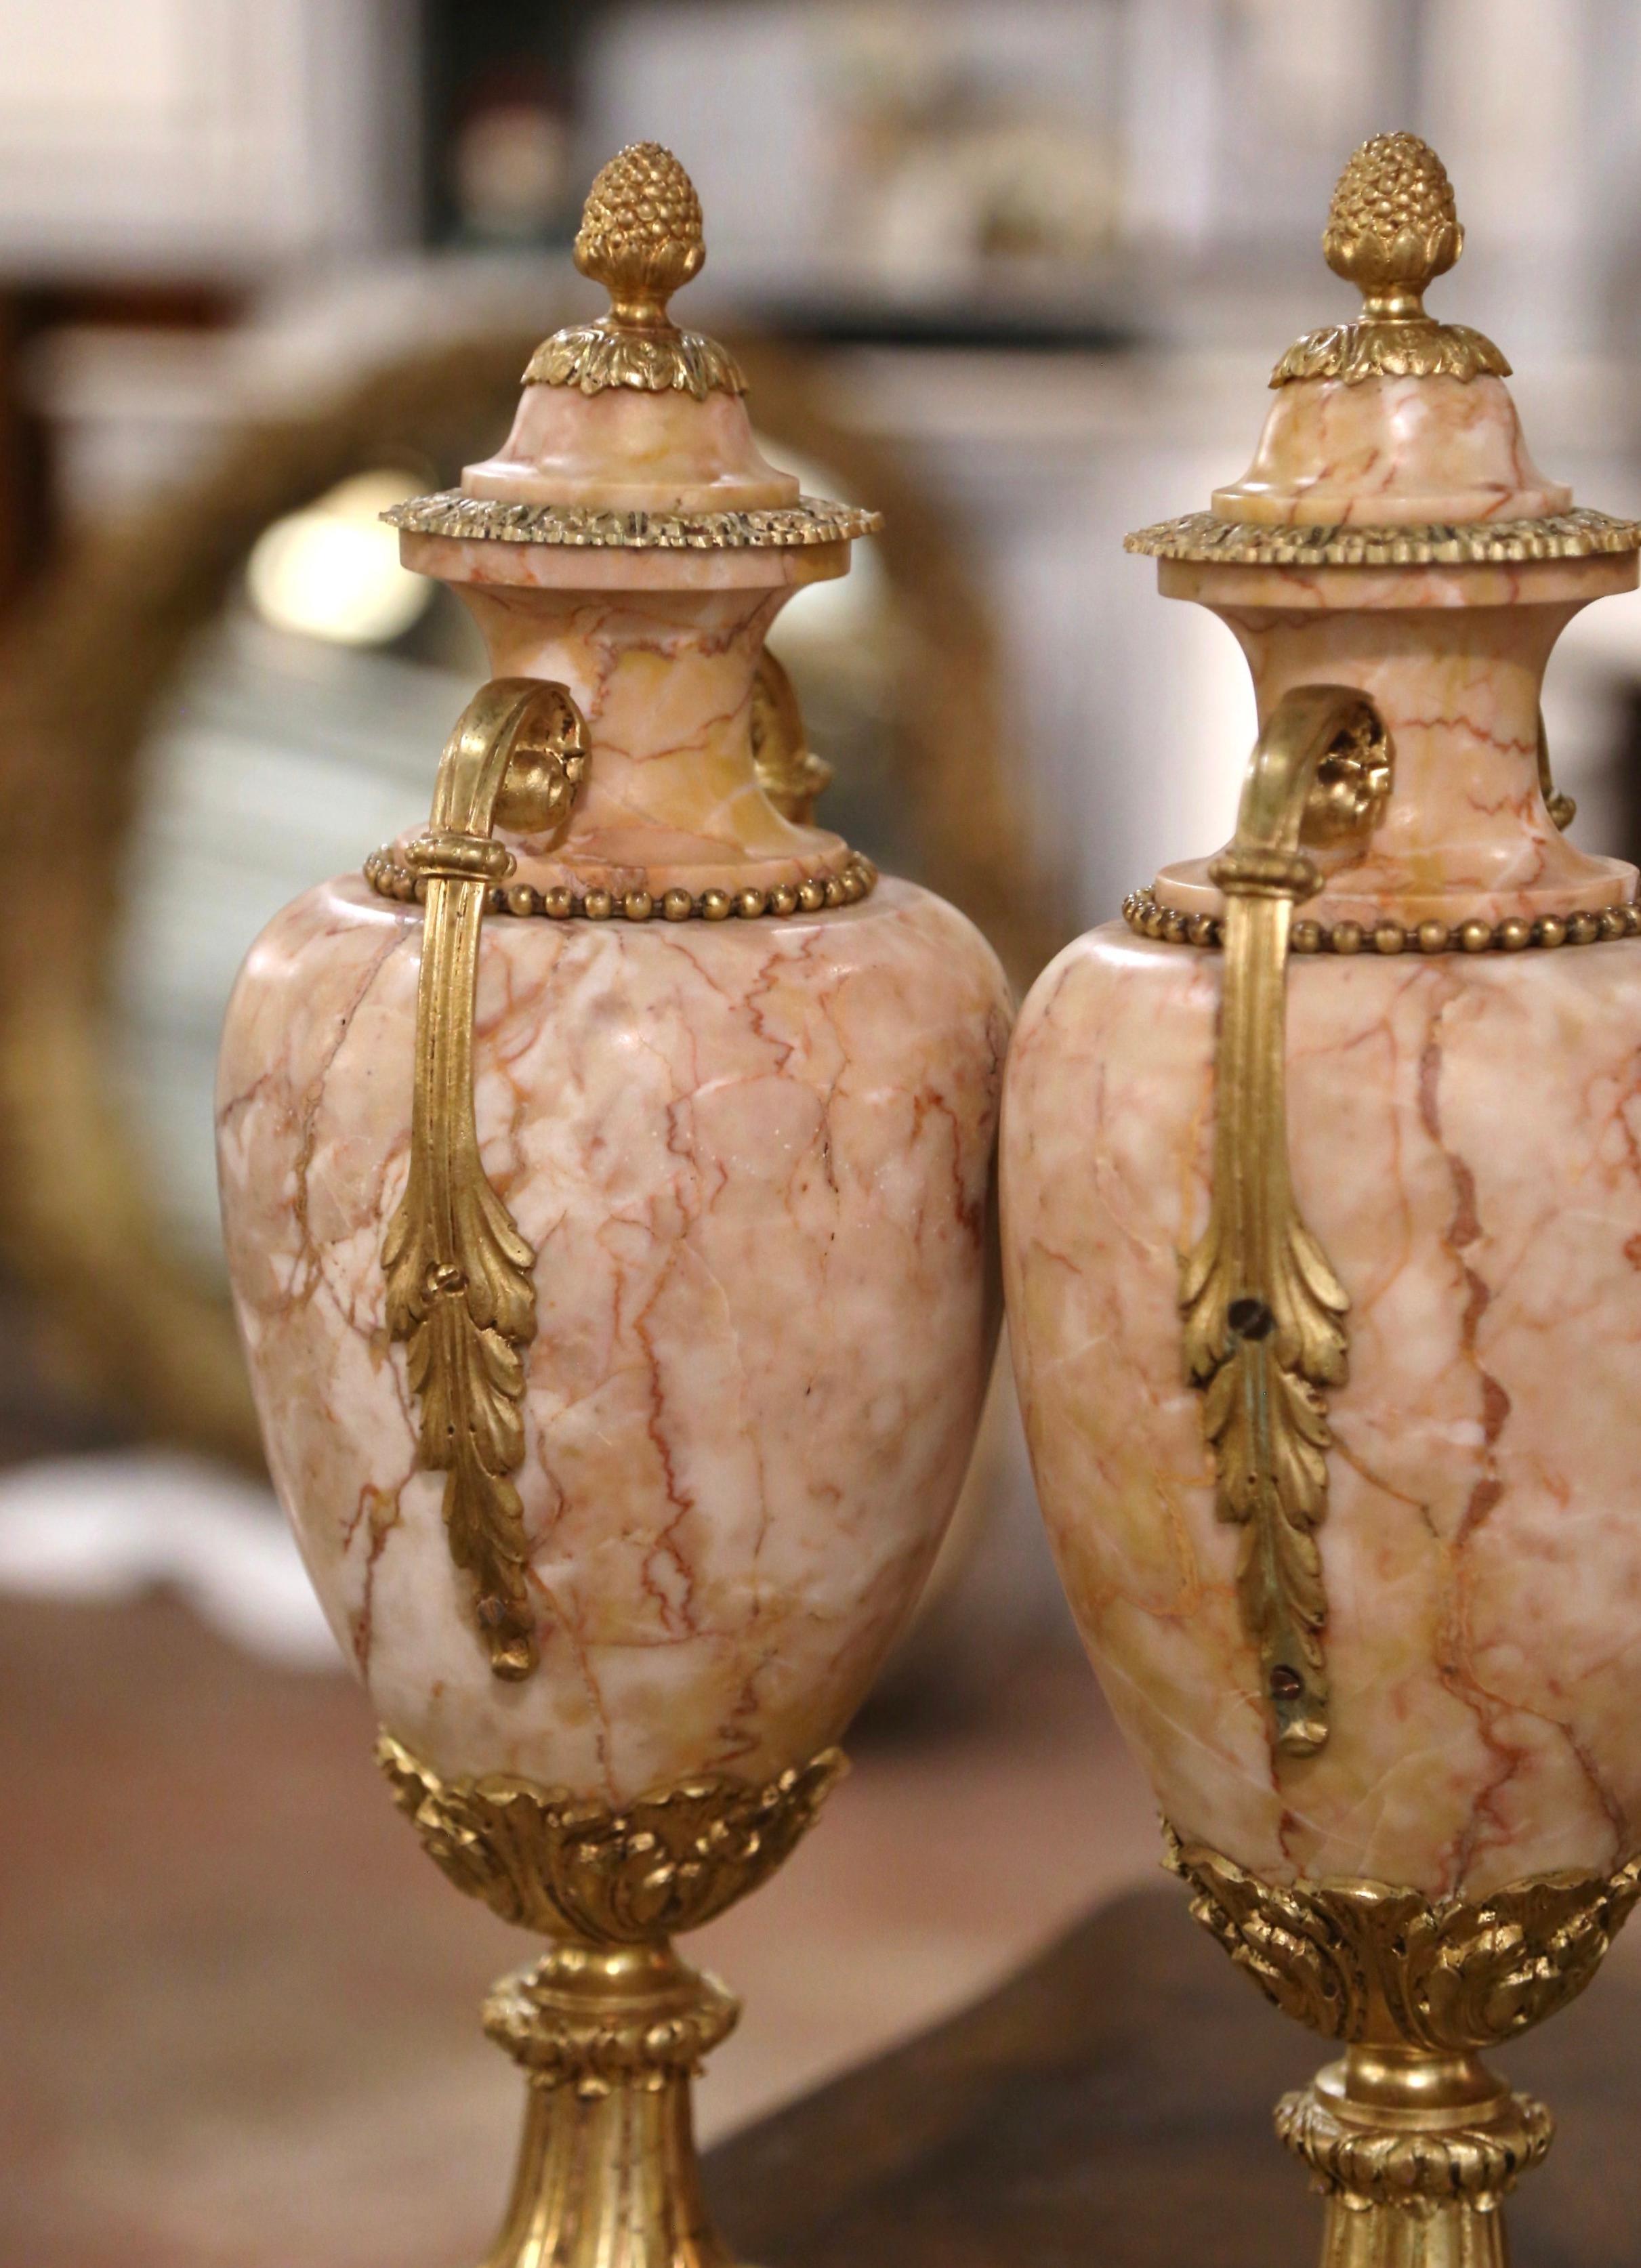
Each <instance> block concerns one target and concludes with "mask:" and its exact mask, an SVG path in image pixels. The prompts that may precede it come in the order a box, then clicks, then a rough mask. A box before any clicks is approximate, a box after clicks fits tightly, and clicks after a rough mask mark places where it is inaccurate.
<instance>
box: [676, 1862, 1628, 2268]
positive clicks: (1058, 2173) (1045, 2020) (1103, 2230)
mask: <svg viewBox="0 0 1641 2268" xmlns="http://www.w3.org/2000/svg"><path fill="white" fill-rule="evenodd" d="M1620 1942H1621V1945H1622V1943H1623V1940H1620ZM1326 2059H1327V2051H1326V2049H1325V2048H1324V2046H1323V2043H1321V2042H1319V2041H1317V2040H1314V2039H1312V2038H1311V2037H1310V2036H1308V2035H1306V2033H1304V2032H1302V2031H1301V2030H1300V2029H1299V2027H1298V2026H1296V2025H1294V2024H1292V2023H1290V2022H1288V2021H1286V2020H1285V2019H1284V2018H1283V2017H1281V2016H1279V2015H1277V2014H1276V2012H1275V2011H1274V2010H1272V2009H1270V2008H1268V2007H1266V2006H1265V2005H1264V2003H1263V2002H1262V1999H1260V1998H1259V1996H1258V1994H1257V1993H1256V1992H1255V1989H1254V1987H1253V1986H1252V1985H1250V1984H1249V1983H1248V1982H1247V1979H1246V1978H1244V1977H1240V1976H1239V1975H1238V1974H1237V1972H1236V1970H1234V1969H1233V1967H1232V1965H1231V1963H1230V1962H1228V1961H1227V1960H1226V1959H1225V1955H1223V1954H1222V1953H1221V1952H1220V1951H1219V1949H1218V1947H1217V1946H1215V1945H1214V1944H1213V1943H1212V1941H1211V1940H1210V1939H1209V1938H1208V1937H1207V1936H1206V1935H1205V1934H1204V1933H1202V1932H1200V1931H1199V1930H1197V1929H1196V1926H1194V1925H1193V1923H1192V1922H1191V1920H1190V1918H1189V1917H1188V1914H1187V1912H1186V1911H1185V1905H1184V1900H1183V1898H1182V1896H1180V1895H1179V1894H1178V1893H1177V1892H1175V1891H1174V1890H1168V1889H1157V1890H1141V1891H1136V1892H1133V1893H1130V1895H1128V1896H1124V1897H1122V1898H1120V1899H1118V1900H1117V1901H1116V1902H1115V1904H1111V1905H1109V1906H1107V1908H1106V1909H1105V1910H1104V1911H1101V1912H1099V1913H1096V1914H1094V1915H1093V1916H1092V1917H1091V1918H1089V1919H1088V1920H1086V1921H1085V1922H1083V1923H1082V1924H1080V1925H1079V1926H1078V1927H1076V1928H1074V1929H1073V1930H1072V1931H1071V1933H1069V1935H1067V1936H1066V1937H1064V1938H1063V1940H1061V1942H1060V1943H1059V1944H1057V1945H1056V1946H1055V1947H1054V1948H1052V1949H1051V1950H1050V1951H1049V1953H1048V1954H1046V1955H1043V1956H1042V1957H1041V1959H1039V1960H1038V1961H1036V1962H1033V1963H1032V1964H1031V1965H1030V1966H1028V1967H1027V1968H1026V1969H1025V1970H1022V1971H1021V1972H1020V1973H1019V1975H1018V1976H1016V1977H1014V1978H1012V1980H1011V1981H1010V1982H1009V1983H1008V1984H1007V1985H1004V1987H1003V1988H1002V1990H1001V1991H999V1992H996V1993H994V1994H992V1995H990V1997H988V1998H987V1999H983V2000H982V2001H981V2002H980V2003H979V2004H978V2005H977V2006H975V2007H971V2008H968V2009H967V2010H966V2011H965V2012H964V2013H963V2014H960V2015H959V2016H957V2017H955V2018H953V2020H952V2021H949V2022H947V2023H945V2024H943V2025H941V2026H939V2027H938V2029H935V2030H933V2031H931V2032H927V2033H925V2034H924V2036H923V2037H921V2038H920V2039H917V2040H915V2041H913V2042H912V2043H910V2044H909V2045H908V2046H905V2047H902V2048H900V2049H898V2050H896V2051H894V2052H893V2053H891V2054H889V2055H887V2056H884V2057H881V2058H879V2059H878V2060H876V2061H875V2062H872V2063H871V2064H869V2065H867V2066H865V2068H864V2069H862V2070H859V2071H857V2072H852V2073H850V2074H849V2075H848V2076H847V2077H845V2078H843V2079H842V2080H837V2081H835V2083H834V2084H833V2085H831V2086H830V2087H828V2088H823V2089H821V2091H820V2092H819V2093H818V2094H816V2095H811V2096H810V2097H809V2098H808V2100H807V2101H806V2102H800V2103H798V2104H797V2105H796V2106H795V2107H793V2108H792V2109H791V2110H786V2111H784V2112H779V2113H777V2114H776V2116H774V2117H770V2118H766V2119H765V2120H763V2121H762V2123H761V2124H758V2125H756V2126H754V2127H752V2128H750V2129H749V2130H748V2131H747V2132H745V2133H743V2134H740V2135H739V2136H737V2137H736V2138H735V2139H733V2140H732V2141H730V2142H728V2143H725V2144H724V2145H723V2146H722V2147H720V2148H718V2149H717V2151H715V2152H714V2153H713V2154H712V2155H711V2157H710V2160H709V2161H708V2168H707V2173H708V2183H709V2188H710V2194H711V2197H712V2200H713V2203H714V2205H715V2208H716V2210H717V2213H718V2216H719V2219H720V2221H721V2223H722V2226H723V2228H724V2230H725V2235H727V2236H728V2238H729V2239H730V2241H731V2242H732V2245H733V2246H734V2247H735V2248H736V2250H738V2251H739V2253H740V2257H742V2258H743V2259H755V2260H759V2261H762V2262H764V2263H766V2264H769V2268H787V2264H791V2268H879V2264H881V2268H891V2264H892V2268H1017V2264H1020V2263H1027V2262H1029V2263H1030V2264H1031V2268H1062V2264H1063V2268H1073V2264H1076V2268H1087V2264H1094V2263H1097V2264H1098V2268H1177V2264H1178V2263H1180V2262H1181V2261H1200V2262H1211V2263H1212V2264H1213V2268H1278V2264H1281V2263H1284V2262H1287V2263H1292V2264H1295V2268H1297V2264H1299V2263H1306V2262H1310V2261H1313V2260H1314V2259H1315V2257H1316V2256H1317V2251H1318V2247H1319V2242H1320V2238H1321V2202H1320V2200H1319V2199H1318V2198H1315V2197H1314V2196H1313V2195H1311V2194H1310V2193H1309V2191H1308V2190H1307V2186H1306V2176H1305V2171H1304V2169H1303V2168H1302V2167H1301V2166H1300V2165H1299V2163H1298V2161H1295V2160H1294V2159H1291V2158H1290V2157H1289V2156H1288V2154H1287V2153H1286V2152H1285V2151H1284V2149H1283V2148H1282V2147H1280V2145H1279V2144H1278V2143H1277V2139H1276V2137H1275V2135H1274V2133H1273V2132H1272V2131H1271V2120H1270V2113H1271V2108H1272V2106H1273V2104H1274V2103H1275V2102H1276V2100H1277V2096H1278V2095H1280V2094H1282V2093H1283V2092H1284V2090H1285V2089H1287V2088H1291V2087H1295V2086H1299V2085H1300V2084H1302V2083H1303V2081H1304V2080H1306V2078H1307V2077H1308V2076H1309V2075H1310V2073H1312V2072H1313V2071H1314V2069H1315V2067H1316V2066H1317V2065H1318V2064H1319V2063H1320V2062H1321V2061H1324V2060H1326ZM1498 2064H1499V2066H1500V2067H1501V2068H1502V2069H1504V2070H1505V2071H1506V2072H1507V2073H1508V2074H1509V2076H1510V2077H1511V2079H1512V2080H1513V2081H1514V2082H1515V2083H1516V2084H1517V2085H1519V2086H1525V2087H1527V2088H1530V2089H1531V2090H1533V2091H1534V2092H1535V2093H1538V2094H1540V2095H1542V2096H1543V2097H1544V2098H1545V2100H1546V2101H1548V2102H1549V2105H1550V2107H1551V2110H1553V2111H1554V2112H1555V2113H1556V2117H1557V2120H1558V2124H1559V2127H1560V2132H1558V2135H1557V2139H1556V2145H1555V2147H1554V2148H1553V2149H1552V2151H1551V2153H1550V2155H1549V2160H1548V2161H1547V2162H1546V2163H1545V2164H1544V2165H1543V2166H1542V2168H1540V2169H1538V2170H1537V2171H1536V2172H1535V2173H1534V2174H1532V2175H1531V2176H1529V2177H1528V2178H1527V2180H1526V2181H1525V2182H1524V2183H1523V2184H1522V2186H1521V2188H1520V2190H1519V2191H1517V2193H1516V2195H1515V2196H1514V2197H1513V2198H1512V2200H1511V2203H1510V2206H1509V2208H1508V2210H1509V2216H1510V2227H1511V2231H1512V2239H1513V2254H1514V2257H1515V2259H1516V2261H1517V2262H1518V2263H1519V2264H1521V2268H1619V2264H1620V2263H1625V2264H1627V2263H1630V2262H1632V2261H1633V2260H1634V2258H1635V2251H1636V2243H1635V2232H1636V2229H1637V2225H1641V2152H1637V2148H1636V2135H1637V2132H1638V2131H1641V1989H1638V1987H1637V1978H1636V1976H1635V1973H1634V1964H1633V1962H1630V1961H1626V1960H1625V1959H1624V1958H1623V1955H1615V1957H1614V1958H1613V1959H1612V1960H1611V1961H1609V1962H1608V1970H1607V1973H1606V1974H1605V1975H1604V1976H1602V1977H1598V1978H1597V1981H1596V1983H1595V1985H1594V1986H1593V1989H1592V1990H1591V1992H1589V1993H1588V1994H1587V1995H1586V1998H1585V1999H1583V2000H1581V2001H1579V2002H1578V2004H1577V2006H1576V2007H1573V2008H1571V2010H1569V2011H1568V2012H1567V2013H1566V2014H1564V2015H1562V2016H1560V2017H1557V2018H1555V2019H1552V2021H1550V2022H1549V2024H1548V2025H1547V2026H1546V2027H1545V2028H1544V2029H1543V2030H1542V2032H1541V2033H1538V2034H1535V2035H1531V2036H1528V2038H1527V2039H1526V2040H1524V2041H1522V2042H1520V2043H1517V2045H1516V2046H1515V2047H1514V2048H1513V2049H1512V2050H1511V2051H1509V2052H1508V2053H1507V2054H1505V2055H1502V2056H1500V2057H1499V2058H1498Z"/></svg>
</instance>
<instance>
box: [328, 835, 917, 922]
mask: <svg viewBox="0 0 1641 2268" xmlns="http://www.w3.org/2000/svg"><path fill="white" fill-rule="evenodd" d="M364 879H365V880H366V881H367V882H368V883H369V884H370V886H371V887H372V889H373V890H374V891H375V892H376V894H377V895H378V896H379V897H383V898H396V899H397V900H398V901H399V902H400V903H401V905H408V904H411V903H412V902H415V901H417V900H419V899H421V898H422V897H423V896H424V895H425V894H426V885H425V882H424V881H423V877H422V876H421V875H420V874H418V873H416V872H415V870H414V869H413V868H411V867H409V866H407V865H405V864H404V862H403V860H402V859H400V858H394V854H393V852H392V851H387V850H381V851H372V853H371V855H370V857H369V858H367V859H366V860H365V862H364ZM877 879H878V870H877V868H876V867H875V866H874V865H872V861H871V859H870V858H864V857H863V856H862V854H861V853H860V852H859V851H850V854H849V860H848V863H847V865H844V866H843V869H842V870H841V871H840V872H839V873H835V874H809V875H806V877H805V878H804V880H802V881H801V882H776V884H775V885H774V886H773V887H771V888H769V889H767V890H766V889H759V888H754V887H747V888H746V889H742V890H723V889H710V890H685V889H676V888H675V889H671V890H662V891H659V892H651V891H650V890H628V891H626V892H624V893H622V892H618V891H614V890H602V889H599V888H597V887H594V888H592V889H588V890H579V891H578V890H572V889H570V888H569V887H567V886H566V885H563V884H559V885H557V886H556V887H553V888H551V889H547V890H538V889H537V888H536V887H534V884H533V883H530V882H501V883H497V884H495V885H494V886H493V887H491V888H490V890H489V892H488V893H487V895H486V899H485V903H486V906H487V908H488V909H489V912H491V913H493V914H519V915H526V916H528V915H534V914H541V915H545V916H546V917H547V918H548V920H549V921H636V922H643V921H674V922H677V921H728V920H730V919H731V917H734V916H739V917H740V919H741V920H742V921H757V920H759V919H761V918H762V917H765V916H769V915H773V916H775V917H777V918H783V919H784V917H786V916H788V915H790V914H818V913H821V912H824V911H825V910H826V909H827V908H828V907H835V906H852V905H856V904H857V903H858V902H859V901H860V900H861V899H862V898H864V897H866V896H868V895H870V893H871V891H872V887H873V886H874V885H875V883H876V881H877Z"/></svg>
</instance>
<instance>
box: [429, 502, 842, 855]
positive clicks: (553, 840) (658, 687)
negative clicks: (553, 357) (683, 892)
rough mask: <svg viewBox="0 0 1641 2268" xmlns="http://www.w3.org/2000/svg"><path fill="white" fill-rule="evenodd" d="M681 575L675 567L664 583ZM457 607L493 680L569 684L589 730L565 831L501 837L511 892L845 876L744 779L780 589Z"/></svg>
mask: <svg viewBox="0 0 1641 2268" xmlns="http://www.w3.org/2000/svg"><path fill="white" fill-rule="evenodd" d="M507 548H508V547H507V546H505V545H503V544H491V545H490V546H489V549H491V550H504V549H507ZM682 571H683V570H682V569H681V567H680V565H679V564H677V563H674V565H673V574H674V576H680V575H681V573H682ZM462 596H463V597H464V598H465V599H466V600H467V602H468V604H469V605H470V606H471V607H472V608H473V611H474V613H475V615H476V616H477V617H478V621H479V625H480V628H481V629H482V631H483V633H484V637H485V640H486V643H487V644H488V645H489V651H490V663H491V668H492V671H493V673H494V674H495V675H497V677H547V678H552V679H554V680H556V681H557V682H559V683H560V684H563V685H567V686H568V687H569V689H570V692H571V694H572V695H573V696H574V697H575V699H576V701H577V703H578V705H579V707H580V709H581V711H582V713H583V715H584V716H585V718H586V721H587V728H588V759H587V768H586V776H585V779H584V781H583V784H582V786H581V789H580V791H579V792H578V795H577V798H576V802H575V806H574V808H573V809H572V811H571V813H570V819H569V821H568V823H567V824H566V825H565V826H564V827H563V828H562V829H561V830H560V831H559V832H558V833H556V834H555V835H550V836H514V835H508V834H503V835H502V836H501V839H502V840H503V841H504V843H506V844H507V846H508V848H509V849H510V850H511V851H513V853H514V855H515V857H516V858H517V860H518V870H517V875H516V880H519V881H521V882H529V883H533V884H534V885H535V886H536V887H540V888H543V889H545V888H548V887H551V886H552V885H554V884H555V883H561V882H563V883H571V884H579V885H580V886H581V887H588V886H590V885H592V884H602V885H603V886H605V887H608V888H610V889H614V890H619V891H623V892H624V891H626V890H628V889H637V888H641V887H644V888H648V889H650V890H651V892H652V893H654V894H656V895H659V893H660V892H661V891H663V890H665V889H667V888H669V887H671V886H672V885H673V883H678V884H680V885H681V886H682V887H685V888H687V889H690V890H702V889H708V888H712V887H722V888H726V889H737V888H740V887H742V886H744V885H745V884H747V883H749V882H755V883H757V884H759V885H760V886H761V887H764V888H769V887H773V885H774V884H776V882H784V881H794V880H802V879H803V878H804V877H805V876H806V875H807V874H813V873H828V872H835V871H837V870H838V869H839V868H841V867H842V866H843V864H844V863H845V860H846V858H847V856H848V852H847V846H846V845H845V844H844V843H843V841H842V839H841V837H839V836H836V835H834V834H832V833H830V832H829V831H828V829H827V828H819V827H798V826H794V825H793V824H792V822H791V821H790V820H788V819H784V818H783V817H782V815H781V814H780V813H779V812H778V811H776V808H775V806H774V805H773V804H772V803H771V802H770V801H769V798H768V797H767V796H766V795H765V794H764V792H763V791H762V788H761V787H760V786H759V785H758V780H757V775H756V773H755V771H754V767H753V755H752V696H753V679H754V674H755V673H756V670H757V666H758V662H759V658H760V656H761V654H762V650H763V640H764V634H765V632H766V631H767V630H768V629H769V624H770V622H772V621H773V620H774V617H775V615H776V613H777V612H778V611H779V609H780V608H781V606H782V604H783V603H784V600H785V598H786V596H787V593H786V592H785V590H784V589H778V588H777V589H773V590H771V589H769V588H768V587H766V588H764V589H762V590H750V591H711V590H707V591H697V590H689V589H678V588H674V589H672V590H666V591H662V590H650V591H611V592H587V591H551V592H548V591H541V590H536V591H530V592H521V591H520V592H515V591H497V590H485V589H480V588H476V587H471V586H467V585H463V586H462ZM412 831H414V830H412Z"/></svg>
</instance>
